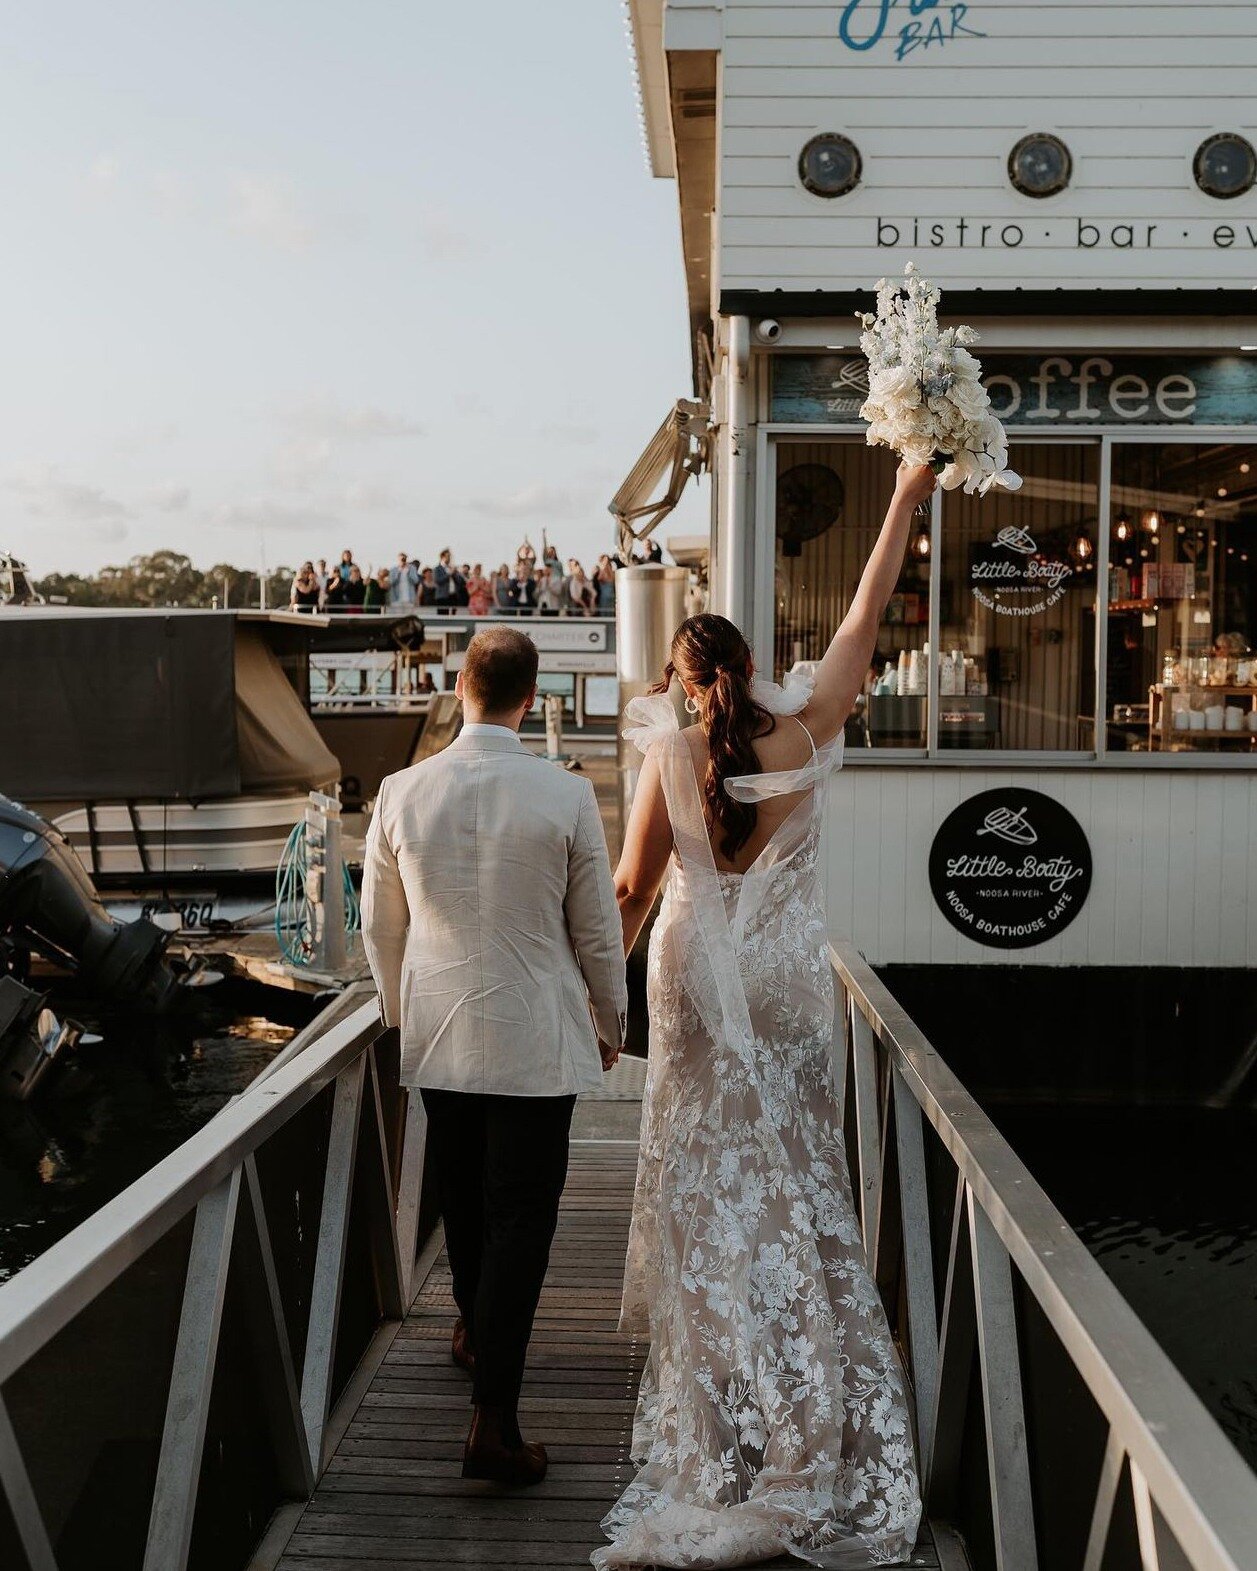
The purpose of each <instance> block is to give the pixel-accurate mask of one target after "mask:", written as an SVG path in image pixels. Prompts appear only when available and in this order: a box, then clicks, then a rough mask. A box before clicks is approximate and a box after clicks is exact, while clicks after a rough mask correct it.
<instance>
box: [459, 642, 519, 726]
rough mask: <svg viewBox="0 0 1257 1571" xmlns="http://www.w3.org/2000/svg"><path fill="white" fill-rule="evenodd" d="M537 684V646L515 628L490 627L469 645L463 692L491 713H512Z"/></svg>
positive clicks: (464, 659) (479, 706)
mask: <svg viewBox="0 0 1257 1571" xmlns="http://www.w3.org/2000/svg"><path fill="white" fill-rule="evenodd" d="M536 685H537V646H536V644H534V643H533V641H532V639H531V638H529V637H528V636H527V635H526V634H524V633H517V632H516V631H515V629H514V628H513V627H487V628H485V629H484V631H483V632H480V633H477V634H476V636H475V637H474V638H473V639H472V641H471V642H470V643H469V644H468V645H467V653H466V654H465V655H464V656H463V691H464V693H466V695H467V697H468V698H470V699H471V701H472V703H474V704H475V705H476V706H477V707H478V708H480V709H481V710H483V711H484V713H485V714H488V715H505V714H509V713H510V711H511V710H512V709H518V708H519V706H520V705H521V704H522V703H523V702H524V700H525V699H526V698H527V697H528V695H529V693H531V692H532V690H533V688H534V687H535V686H536Z"/></svg>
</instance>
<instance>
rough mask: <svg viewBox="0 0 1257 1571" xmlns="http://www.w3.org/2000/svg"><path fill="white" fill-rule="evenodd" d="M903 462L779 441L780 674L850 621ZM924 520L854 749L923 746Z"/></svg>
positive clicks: (893, 602)
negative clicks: (849, 613)
mask: <svg viewBox="0 0 1257 1571" xmlns="http://www.w3.org/2000/svg"><path fill="white" fill-rule="evenodd" d="M896 462H897V461H896V459H895V458H894V457H893V456H892V455H891V454H889V453H888V452H886V450H885V449H882V448H870V447H868V446H867V445H866V444H865V443H864V442H863V441H860V440H859V439H854V440H849V441H842V440H829V441H820V442H781V443H779V444H777V469H776V499H775V510H774V511H775V522H776V584H775V600H776V634H775V648H774V657H775V665H776V675H777V678H778V680H780V678H781V675H782V673H783V672H785V671H788V670H790V668H791V667H792V666H793V665H795V664H796V663H797V662H798V661H810V660H819V659H820V657H821V656H822V655H823V654H824V652H825V649H826V647H827V646H828V644H829V641H830V639H831V638H832V637H833V635H834V632H835V631H836V629H837V628H838V625H839V623H840V622H841V621H842V619H843V617H844V616H845V615H846V613H847V610H848V608H849V606H850V604H851V599H852V596H853V595H854V593H855V590H856V586H857V585H858V584H859V581H860V574H861V573H862V572H863V570H864V565H865V563H866V562H867V561H868V559H869V555H870V553H871V552H872V550H873V546H874V543H875V542H876V540H877V536H878V532H879V530H880V528H881V524H882V519H883V518H884V517H885V514H886V506H887V503H888V501H889V499H890V496H891V493H892V491H893V490H894V485H895V467H896ZM931 557H932V551H931V533H930V520H929V518H928V517H921V518H920V519H919V520H917V526H916V527H914V529H913V531H912V534H911V536H910V539H909V544H908V554H907V559H906V562H905V564H904V569H903V572H902V573H901V575H900V578H899V582H898V583H897V584H896V586H895V592H894V594H893V595H892V596H891V599H890V603H889V605H888V606H887V608H886V615H885V618H884V620H883V621H882V624H881V627H880V628H879V630H878V638H877V650H876V653H875V655H874V657H873V660H872V662H871V664H870V667H869V670H868V672H867V673H866V676H865V681H864V691H863V692H862V694H861V695H860V698H859V700H858V702H857V706H856V711H855V713H854V714H853V716H852V718H851V719H850V721H848V724H847V743H848V746H856V747H880V748H917V749H920V748H924V747H925V745H926V740H927V734H928V725H927V715H926V705H927V689H928V686H929V680H928V655H927V652H926V651H927V645H928V641H929V620H930V574H931V568H932V560H931Z"/></svg>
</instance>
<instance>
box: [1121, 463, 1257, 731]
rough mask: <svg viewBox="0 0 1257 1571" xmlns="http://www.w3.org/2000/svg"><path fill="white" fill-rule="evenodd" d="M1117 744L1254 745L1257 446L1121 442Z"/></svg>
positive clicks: (1256, 707) (1256, 715)
mask: <svg viewBox="0 0 1257 1571" xmlns="http://www.w3.org/2000/svg"><path fill="white" fill-rule="evenodd" d="M1110 515H1111V516H1110V537H1109V552H1110V567H1109V584H1108V654H1107V659H1106V687H1107V694H1106V718H1107V746H1108V748H1109V749H1110V751H1151V752H1165V753H1186V754H1190V753H1199V752H1202V751H1204V752H1212V753H1230V754H1248V753H1252V752H1254V751H1257V657H1255V656H1254V654H1253V645H1254V642H1257V445H1254V444H1248V443H1237V442H1196V443H1185V442H1156V441H1154V442H1120V441H1118V442H1115V443H1114V445H1113V463H1112V494H1111V507H1110Z"/></svg>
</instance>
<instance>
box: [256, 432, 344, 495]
mask: <svg viewBox="0 0 1257 1571" xmlns="http://www.w3.org/2000/svg"><path fill="white" fill-rule="evenodd" d="M331 461H332V444H331V443H330V442H329V441H328V440H327V439H326V437H318V438H305V437H299V438H297V439H296V440H294V441H291V442H285V443H283V444H282V446H280V447H277V448H276V449H275V451H274V452H273V453H272V454H271V460H270V470H271V474H272V475H273V476H274V478H275V479H276V480H278V481H279V482H280V483H281V484H282V485H288V486H293V487H295V488H296V489H297V490H304V489H306V488H307V487H308V486H310V485H312V484H313V483H314V482H315V481H316V480H320V479H321V478H322V477H323V475H324V474H325V473H326V472H327V466H328V465H329V464H330V463H331Z"/></svg>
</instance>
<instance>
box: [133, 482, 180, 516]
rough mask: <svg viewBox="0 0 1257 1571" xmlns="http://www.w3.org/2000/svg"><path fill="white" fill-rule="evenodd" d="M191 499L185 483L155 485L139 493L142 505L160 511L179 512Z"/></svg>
mask: <svg viewBox="0 0 1257 1571" xmlns="http://www.w3.org/2000/svg"><path fill="white" fill-rule="evenodd" d="M191 500H192V492H191V491H190V490H189V489H188V487H187V486H186V485H155V486H150V487H149V488H148V490H147V491H142V492H141V493H140V501H141V503H142V504H143V505H144V506H146V507H155V508H156V509H157V510H158V512H161V513H181V512H183V510H184V509H185V508H186V507H187V505H188V503H189V502H190V501H191Z"/></svg>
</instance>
